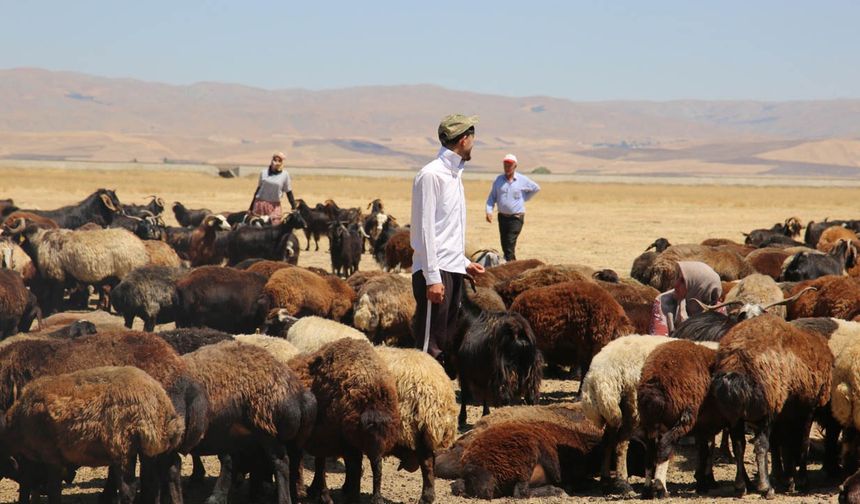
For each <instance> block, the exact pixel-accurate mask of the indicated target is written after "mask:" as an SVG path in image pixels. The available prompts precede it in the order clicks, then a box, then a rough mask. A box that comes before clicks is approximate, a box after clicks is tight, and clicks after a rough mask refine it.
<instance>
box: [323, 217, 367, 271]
mask: <svg viewBox="0 0 860 504" xmlns="http://www.w3.org/2000/svg"><path fill="white" fill-rule="evenodd" d="M328 241H329V244H330V245H331V246H330V253H331V270H332V273H334V274H335V275H338V276H342V277H344V278H346V277H348V276H350V275H352V274H353V273H355V272H356V271H358V263H359V262H360V261H361V245H362V237H361V234H360V233H359V232H358V225H356V224H350V225H349V228H347V227H346V225H345V223H343V222H332V224H331V228H330V229H329V233H328Z"/></svg>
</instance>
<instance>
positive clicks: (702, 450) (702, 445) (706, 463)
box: [695, 432, 725, 494]
mask: <svg viewBox="0 0 860 504" xmlns="http://www.w3.org/2000/svg"><path fill="white" fill-rule="evenodd" d="M723 434H725V432H724V433H723ZM713 444H714V436H705V435H702V434H697V435H696V451H697V459H698V460H697V465H696V473H695V478H696V493H698V494H706V493H708V491H709V490H710V489H711V488H713V486H714V485H715V484H716V481H715V480H714V446H713Z"/></svg>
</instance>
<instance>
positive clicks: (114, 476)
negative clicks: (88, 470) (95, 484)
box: [98, 465, 122, 504]
mask: <svg viewBox="0 0 860 504" xmlns="http://www.w3.org/2000/svg"><path fill="white" fill-rule="evenodd" d="M121 478H122V473H121V472H120V470H119V469H118V468H117V467H116V466H115V465H111V466H108V475H107V479H106V480H105V487H104V488H103V489H102V491H101V493H100V494H99V497H98V502H99V504H111V503H116V502H117V490H119V487H120V479H121Z"/></svg>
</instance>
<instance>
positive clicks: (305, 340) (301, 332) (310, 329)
mask: <svg viewBox="0 0 860 504" xmlns="http://www.w3.org/2000/svg"><path fill="white" fill-rule="evenodd" d="M274 318H275V320H276V321H277V322H278V323H280V324H283V323H285V322H286V323H289V327H288V328H286V330H284V329H283V328H274V327H271V326H270V327H269V331H268V332H269V334H271V335H273V336H280V337H283V338H285V339H286V340H287V341H289V342H290V343H292V344H293V346H295V347H296V348H297V349H298V350H299V351H300V352H301V353H311V352H316V351H317V350H319V349H320V348H322V347H323V346H325V345H327V344H329V343H332V342H335V341H337V340H339V339H344V338H349V339H354V340H359V341H367V336H365V335H364V334H363V333H362V332H361V331H358V330H357V329H354V328H352V327H349V326H347V325H343V324H340V323H338V322H335V321H333V320H329V319H325V318H322V317H313V316H311V317H302V318H300V319H295V318H293V317H290V316H289V315H288V314H287V313H286V312H285V311H284V310H278V311H277V312H276V314H275V317H274Z"/></svg>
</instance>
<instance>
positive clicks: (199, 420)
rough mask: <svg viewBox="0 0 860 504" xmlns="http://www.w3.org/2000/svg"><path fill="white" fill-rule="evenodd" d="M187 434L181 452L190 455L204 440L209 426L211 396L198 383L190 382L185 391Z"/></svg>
mask: <svg viewBox="0 0 860 504" xmlns="http://www.w3.org/2000/svg"><path fill="white" fill-rule="evenodd" d="M185 405H186V409H185V434H184V436H183V438H182V443H181V445H180V447H179V451H180V452H182V453H188V452H189V451H191V449H192V448H194V447H195V446H197V444H198V443H199V442H200V441H201V440H202V439H203V435H204V434H206V429H207V428H208V426H209V422H208V415H209V396H208V394H207V393H206V389H204V388H203V386H202V385H201V384H199V383H197V382H196V381H193V380H189V382H188V385H187V387H186V389H185Z"/></svg>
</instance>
